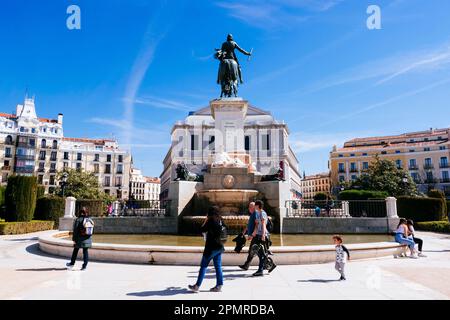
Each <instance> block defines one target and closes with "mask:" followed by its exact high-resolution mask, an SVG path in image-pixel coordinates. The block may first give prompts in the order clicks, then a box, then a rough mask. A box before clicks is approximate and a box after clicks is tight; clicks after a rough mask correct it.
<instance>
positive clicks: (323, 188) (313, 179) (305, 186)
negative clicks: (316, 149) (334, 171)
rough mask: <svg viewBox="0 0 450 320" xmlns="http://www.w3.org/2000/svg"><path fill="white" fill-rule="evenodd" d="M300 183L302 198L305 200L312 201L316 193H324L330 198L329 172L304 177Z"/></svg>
mask: <svg viewBox="0 0 450 320" xmlns="http://www.w3.org/2000/svg"><path fill="white" fill-rule="evenodd" d="M300 183H301V193H302V198H303V199H305V200H311V199H314V196H315V195H316V194H318V193H324V194H326V195H328V196H331V180H330V173H329V172H325V173H319V174H315V175H310V176H304V177H303V179H302V180H301V182H300Z"/></svg>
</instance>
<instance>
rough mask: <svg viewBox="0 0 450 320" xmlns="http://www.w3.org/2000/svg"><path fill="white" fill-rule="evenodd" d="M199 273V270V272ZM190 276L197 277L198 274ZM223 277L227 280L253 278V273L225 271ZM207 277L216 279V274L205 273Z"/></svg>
mask: <svg viewBox="0 0 450 320" xmlns="http://www.w3.org/2000/svg"><path fill="white" fill-rule="evenodd" d="M197 274H198V272H197ZM188 278H194V279H197V276H195V275H192V276H188ZM223 278H224V279H226V280H234V279H236V278H253V277H252V275H251V274H245V273H239V274H225V273H223ZM205 279H216V274H215V273H214V274H209V275H208V274H207V275H205Z"/></svg>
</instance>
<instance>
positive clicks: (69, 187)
mask: <svg viewBox="0 0 450 320" xmlns="http://www.w3.org/2000/svg"><path fill="white" fill-rule="evenodd" d="M64 172H66V173H67V180H66V185H65V187H64V196H65V197H75V198H77V199H90V200H96V199H102V200H107V199H108V198H109V197H108V196H107V195H106V194H105V193H104V192H103V191H102V190H101V186H100V184H99V182H98V178H97V177H96V176H95V174H94V173H92V172H86V171H83V170H74V169H66V170H65V171H64ZM64 172H59V173H58V174H57V179H58V181H62V175H63V173H64ZM56 194H62V190H61V186H58V188H57V189H56Z"/></svg>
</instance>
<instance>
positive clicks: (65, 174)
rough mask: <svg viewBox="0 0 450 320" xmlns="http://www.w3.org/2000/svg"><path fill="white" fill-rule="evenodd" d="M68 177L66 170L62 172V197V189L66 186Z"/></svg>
mask: <svg viewBox="0 0 450 320" xmlns="http://www.w3.org/2000/svg"><path fill="white" fill-rule="evenodd" d="M68 177H69V174H68V173H67V172H64V173H63V174H62V177H61V191H62V196H63V198H64V189H65V188H66V185H67V178H68Z"/></svg>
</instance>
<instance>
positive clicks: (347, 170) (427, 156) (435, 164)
mask: <svg viewBox="0 0 450 320" xmlns="http://www.w3.org/2000/svg"><path fill="white" fill-rule="evenodd" d="M375 155H378V156H379V157H380V158H381V159H389V160H392V161H394V162H395V163H396V165H397V166H398V167H399V168H404V169H406V170H407V171H408V172H409V174H410V175H411V177H412V178H413V180H414V181H415V182H416V183H417V185H418V188H419V191H421V192H427V191H428V190H429V189H431V188H433V189H440V190H442V191H444V192H445V193H446V195H447V196H450V165H449V158H450V128H446V129H430V130H427V131H419V132H410V133H404V134H400V135H394V136H383V137H368V138H357V139H353V140H350V141H347V142H345V143H344V146H343V147H342V148H337V147H336V146H334V147H333V150H332V151H331V152H330V162H329V166H330V171H331V183H332V187H333V188H334V189H336V188H339V185H340V183H342V182H344V181H352V180H355V179H357V178H358V177H359V176H360V175H361V174H363V173H364V171H366V170H367V169H368V167H369V164H370V162H371V161H373V159H374V156H375Z"/></svg>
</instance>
